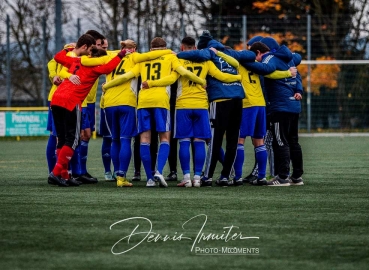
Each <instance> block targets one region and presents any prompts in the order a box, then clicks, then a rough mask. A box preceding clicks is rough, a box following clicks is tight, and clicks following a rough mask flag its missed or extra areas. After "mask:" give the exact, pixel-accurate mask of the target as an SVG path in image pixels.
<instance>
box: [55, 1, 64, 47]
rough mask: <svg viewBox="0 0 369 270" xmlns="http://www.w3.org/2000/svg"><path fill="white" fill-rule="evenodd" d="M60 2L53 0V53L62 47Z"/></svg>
mask: <svg viewBox="0 0 369 270" xmlns="http://www.w3.org/2000/svg"><path fill="white" fill-rule="evenodd" d="M61 16H62V2H61V0H55V53H57V52H58V51H60V50H61V49H62V48H63V45H62V18H61Z"/></svg>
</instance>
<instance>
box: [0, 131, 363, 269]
mask: <svg viewBox="0 0 369 270" xmlns="http://www.w3.org/2000/svg"><path fill="white" fill-rule="evenodd" d="M100 145H101V139H97V140H93V141H92V142H91V143H90V148H89V161H88V167H89V171H90V173H91V174H92V175H94V176H102V175H103V169H102V162H101V158H100V154H99V153H100V150H99V149H100ZM250 145H251V143H250V142H249V141H247V143H246V146H247V147H246V151H247V153H248V154H247V157H249V159H248V161H247V163H246V164H245V170H246V172H247V173H248V172H249V170H250V168H251V165H252V163H253V155H252V154H250V153H252V149H251V147H250ZM301 145H302V147H303V153H304V167H305V174H304V180H305V186H300V187H252V186H242V187H228V188H221V187H212V188H200V189H195V188H191V189H185V188H177V187H175V184H176V183H173V182H170V184H169V185H170V187H169V188H168V189H161V188H155V189H147V188H146V187H145V183H144V182H139V183H138V184H135V186H134V187H133V188H130V189H118V188H116V187H115V184H114V183H106V182H104V181H100V182H99V183H98V184H97V185H84V186H80V187H74V188H72V187H71V188H59V187H55V186H49V185H48V184H47V169H46V161H45V154H44V152H45V146H46V139H37V140H23V139H22V140H21V141H0V172H1V176H0V196H1V197H0V198H1V210H0V216H1V219H0V232H1V237H0V269H180V270H181V269H191V270H195V269H368V268H369V138H368V137H359V138H355V137H350V138H349V137H344V138H337V137H335V138H301ZM142 171H143V170H142ZM130 172H131V174H130V176H131V175H132V170H130ZM100 179H102V178H101V177H100ZM201 214H202V215H201ZM197 215H201V216H198V217H196V218H194V219H192V220H191V221H189V222H188V223H187V224H185V225H184V228H182V225H183V224H184V223H185V222H186V221H187V220H189V219H191V218H192V217H195V216H197ZM205 215H206V216H207V222H206V224H205V226H204V227H203V229H202V233H204V234H205V235H209V234H213V236H214V235H219V236H220V235H221V234H222V233H224V231H228V230H229V229H223V227H230V226H232V225H233V226H238V228H237V227H234V228H232V233H231V234H230V235H233V234H234V233H237V235H238V237H235V238H236V239H234V240H232V239H229V238H230V237H228V238H227V240H209V241H206V240H205V239H201V241H195V238H196V235H197V234H198V233H199V232H200V231H201V228H202V226H203V225H204V220H205ZM133 217H142V218H146V219H147V220H144V219H133V220H130V221H127V222H120V223H118V224H116V225H115V226H113V227H112V228H111V229H110V226H111V225H112V224H113V223H115V222H119V221H121V220H123V219H127V218H133ZM148 220H150V221H151V223H152V232H154V233H156V234H152V235H154V236H157V239H158V238H159V237H158V234H160V235H161V236H162V239H161V240H159V239H158V241H156V242H155V241H151V242H149V241H147V240H148V239H149V238H146V240H144V241H143V242H142V243H141V244H139V245H138V246H137V247H135V248H134V249H132V250H130V251H128V252H126V253H124V254H120V255H113V254H112V252H111V249H112V247H113V245H114V244H115V243H117V242H118V241H119V240H120V239H122V238H124V237H126V236H128V235H129V234H130V233H131V232H132V231H133V230H134V228H135V227H136V226H137V225H138V224H139V225H140V226H139V228H137V231H136V233H138V232H141V234H136V235H133V236H132V237H131V238H130V244H128V243H127V240H128V239H127V238H125V239H123V240H122V241H121V242H120V243H119V244H117V245H116V246H115V247H114V249H113V251H114V252H116V253H121V252H124V251H125V250H127V249H128V248H129V247H133V246H134V245H136V244H138V243H139V242H140V241H141V240H143V239H144V238H145V236H147V232H148V231H149V230H150V222H149V221H148ZM180 234H183V237H182V240H181V241H179V239H178V238H179V235H180ZM240 234H242V237H259V239H240V238H239V235H240ZM166 235H167V236H170V237H171V239H172V240H167V241H163V238H164V236H166ZM184 237H187V238H191V240H190V239H184ZM173 238H174V239H175V240H176V241H174V240H173ZM150 239H151V238H150ZM151 240H152V239H151ZM194 242H195V243H194ZM234 247H236V248H239V249H238V250H237V252H238V253H237V254H230V253H228V254H227V253H222V248H223V249H225V250H226V251H227V250H228V251H231V252H232V251H234V250H235V249H228V248H234ZM191 248H193V249H192V251H191ZM243 248H245V249H243ZM246 248H248V250H246ZM252 248H254V249H252ZM210 249H212V252H216V251H218V253H217V254H210V253H206V252H210ZM240 250H242V251H244V250H246V251H247V252H252V253H240Z"/></svg>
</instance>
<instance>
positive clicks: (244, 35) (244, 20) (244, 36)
mask: <svg viewBox="0 0 369 270" xmlns="http://www.w3.org/2000/svg"><path fill="white" fill-rule="evenodd" d="M246 39H247V16H246V15H242V40H243V49H244V50H246V42H247V40H246Z"/></svg>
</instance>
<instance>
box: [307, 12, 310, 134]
mask: <svg viewBox="0 0 369 270" xmlns="http://www.w3.org/2000/svg"><path fill="white" fill-rule="evenodd" d="M307 60H308V61H309V60H311V15H308V16H307ZM306 92H307V99H306V107H307V132H308V133H310V132H311V64H308V70H307V89H306Z"/></svg>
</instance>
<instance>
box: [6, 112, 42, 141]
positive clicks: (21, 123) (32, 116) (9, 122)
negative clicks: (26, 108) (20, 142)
mask: <svg viewBox="0 0 369 270" xmlns="http://www.w3.org/2000/svg"><path fill="white" fill-rule="evenodd" d="M47 116H48V112H47V111H40V112H0V136H43V135H45V136H47V135H49V131H47V130H46V126H47Z"/></svg>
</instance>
